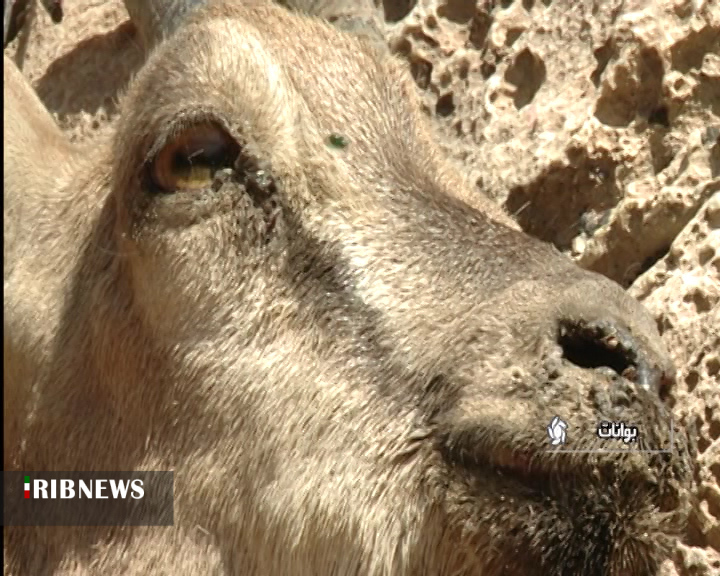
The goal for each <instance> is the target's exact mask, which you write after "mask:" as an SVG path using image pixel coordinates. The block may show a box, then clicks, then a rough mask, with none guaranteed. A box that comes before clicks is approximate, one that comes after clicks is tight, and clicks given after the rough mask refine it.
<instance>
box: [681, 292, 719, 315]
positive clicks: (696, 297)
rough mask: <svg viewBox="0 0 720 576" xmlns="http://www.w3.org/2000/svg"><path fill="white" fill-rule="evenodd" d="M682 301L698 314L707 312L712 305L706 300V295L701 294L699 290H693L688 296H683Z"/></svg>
mask: <svg viewBox="0 0 720 576" xmlns="http://www.w3.org/2000/svg"><path fill="white" fill-rule="evenodd" d="M683 300H685V302H688V303H692V304H693V306H695V311H696V312H697V313H698V314H704V313H705V312H709V311H710V309H711V308H712V303H711V302H710V300H709V299H708V297H707V295H706V294H703V293H702V292H700V291H699V290H693V291H692V292H690V293H689V294H685V297H684V298H683Z"/></svg>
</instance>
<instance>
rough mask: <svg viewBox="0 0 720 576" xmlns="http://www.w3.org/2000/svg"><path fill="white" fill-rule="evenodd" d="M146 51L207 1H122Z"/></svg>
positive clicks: (169, 34)
mask: <svg viewBox="0 0 720 576" xmlns="http://www.w3.org/2000/svg"><path fill="white" fill-rule="evenodd" d="M124 2H125V8H126V9H127V11H128V14H129V15H130V19H131V20H132V21H133V24H135V26H136V27H137V29H138V32H139V33H140V36H142V39H143V43H144V44H145V48H146V50H150V48H152V47H153V46H155V45H156V44H159V43H160V42H162V41H163V40H164V39H165V38H167V37H168V36H171V35H172V34H173V33H174V32H175V31H176V30H177V29H178V28H179V27H180V26H181V24H182V23H183V22H184V21H185V20H186V18H187V17H188V15H189V14H190V13H191V12H193V11H194V10H196V9H197V8H199V7H201V6H204V5H206V4H207V0H124Z"/></svg>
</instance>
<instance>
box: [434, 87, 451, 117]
mask: <svg viewBox="0 0 720 576" xmlns="http://www.w3.org/2000/svg"><path fill="white" fill-rule="evenodd" d="M453 112H455V99H454V95H453V93H452V92H448V93H447V94H444V95H443V96H440V98H438V101H437V103H436V104H435V114H437V115H438V116H442V117H443V118H446V117H447V116H450V114H452V113H453Z"/></svg>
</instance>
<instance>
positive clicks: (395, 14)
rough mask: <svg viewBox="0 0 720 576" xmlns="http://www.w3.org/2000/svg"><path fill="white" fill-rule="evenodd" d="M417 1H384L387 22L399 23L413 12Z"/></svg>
mask: <svg viewBox="0 0 720 576" xmlns="http://www.w3.org/2000/svg"><path fill="white" fill-rule="evenodd" d="M416 4H417V0H383V12H384V14H385V21H386V22H399V21H400V20H402V19H403V18H405V16H407V15H408V14H410V12H412V10H413V8H415V5H416Z"/></svg>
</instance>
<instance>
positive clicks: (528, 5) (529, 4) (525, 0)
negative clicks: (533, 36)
mask: <svg viewBox="0 0 720 576" xmlns="http://www.w3.org/2000/svg"><path fill="white" fill-rule="evenodd" d="M522 5H523V8H525V10H526V11H527V12H530V10H532V9H533V6H535V0H522Z"/></svg>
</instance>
